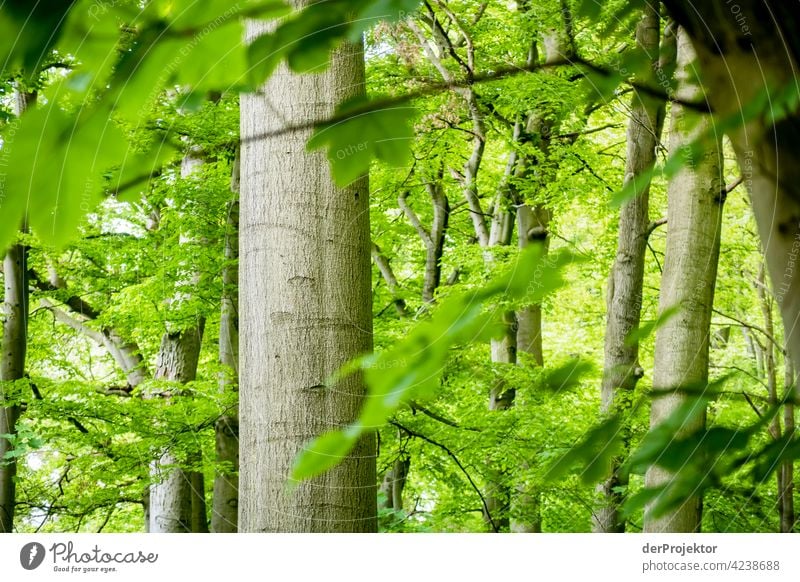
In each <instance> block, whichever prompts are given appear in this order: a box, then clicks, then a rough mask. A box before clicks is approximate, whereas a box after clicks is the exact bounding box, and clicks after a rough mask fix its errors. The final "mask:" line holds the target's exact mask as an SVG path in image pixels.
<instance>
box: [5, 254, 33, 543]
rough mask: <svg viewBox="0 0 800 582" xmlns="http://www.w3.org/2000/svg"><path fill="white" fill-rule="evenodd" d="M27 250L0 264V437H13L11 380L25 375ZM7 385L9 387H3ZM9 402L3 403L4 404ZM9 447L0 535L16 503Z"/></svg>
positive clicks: (15, 414) (15, 409)
mask: <svg viewBox="0 0 800 582" xmlns="http://www.w3.org/2000/svg"><path fill="white" fill-rule="evenodd" d="M27 256H28V249H27V247H25V246H23V245H20V244H15V245H13V246H12V247H11V248H9V249H8V252H7V253H6V256H5V259H4V261H3V279H4V282H5V295H4V296H3V315H4V321H3V344H2V350H3V351H2V356H0V381H2V382H3V384H0V404H2V405H3V406H2V408H0V434H11V435H13V434H16V432H17V421H18V420H19V415H20V407H19V393H18V392H19V388H18V387H17V388H15V387H14V386H13V382H14V381H15V380H20V379H22V378H23V377H24V376H25V353H26V350H27V329H28V277H27V270H28V269H27ZM6 382H8V383H9V384H6ZM7 400H10V401H11V402H9V403H7V402H6V401H7ZM12 448H13V446H12V444H11V441H10V440H9V439H7V438H5V437H0V533H11V532H12V531H13V530H14V507H15V504H16V474H17V461H16V458H10V459H4V458H3V457H4V456H5V454H6V453H7V452H8V451H10V450H11V449H12Z"/></svg>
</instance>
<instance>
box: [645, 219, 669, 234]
mask: <svg viewBox="0 0 800 582" xmlns="http://www.w3.org/2000/svg"><path fill="white" fill-rule="evenodd" d="M665 224H667V219H666V218H659V219H658V220H654V221H652V222H651V223H650V224H648V225H647V230H646V231H645V234H644V236H645V238H650V235H651V234H653V232H654V231H655V230H656V229H657V228H658V227H659V226H664V225H665Z"/></svg>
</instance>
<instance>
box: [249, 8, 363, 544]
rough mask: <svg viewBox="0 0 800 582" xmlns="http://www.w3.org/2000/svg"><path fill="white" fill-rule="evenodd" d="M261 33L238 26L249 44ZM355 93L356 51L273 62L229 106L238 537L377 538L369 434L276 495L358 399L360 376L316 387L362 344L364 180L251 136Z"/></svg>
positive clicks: (285, 143) (359, 70) (297, 135)
mask: <svg viewBox="0 0 800 582" xmlns="http://www.w3.org/2000/svg"><path fill="white" fill-rule="evenodd" d="M308 3H309V2H307V1H303V2H296V3H295V6H304V5H306V4H308ZM269 29H270V25H269V24H267V23H263V22H256V23H250V24H249V28H248V33H247V36H248V38H249V39H250V40H252V39H254V38H256V37H257V36H258V35H259V34H263V33H265V32H267V31H268V30H269ZM363 93H364V56H363V49H362V47H361V45H360V43H359V44H345V45H344V46H342V47H341V48H339V49H337V50H336V51H334V52H333V53H332V54H331V58H330V63H329V65H328V68H327V69H326V70H324V71H321V72H318V73H316V74H313V75H311V74H306V75H297V74H293V73H291V72H290V71H289V70H288V68H287V67H286V66H285V65H281V66H280V67H279V68H278V70H277V71H276V72H275V73H274V74H273V75H272V77H271V78H270V79H269V81H267V83H266V85H265V86H264V87H263V88H262V91H261V92H260V93H258V94H245V95H242V98H241V130H242V131H241V133H242V140H243V144H244V145H243V147H242V197H241V264H240V278H239V282H240V289H241V295H240V302H241V308H242V317H241V324H240V325H241V332H242V333H241V335H240V341H241V365H242V368H241V374H240V389H241V392H240V395H241V400H240V403H241V404H240V415H241V471H240V476H239V484H240V489H239V493H240V505H239V529H240V531H242V532H373V531H376V530H377V475H376V467H375V454H376V445H375V436H374V434H370V435H368V436H365V437H364V438H362V439H361V440H360V441H359V442H358V443H357V445H356V446H355V448H354V449H353V450H352V452H351V453H350V454H349V455H348V456H346V457H345V458H343V459H342V461H341V462H340V463H339V464H338V465H337V466H336V467H334V468H333V469H331V470H330V471H328V472H326V473H325V474H323V475H321V476H319V477H317V478H314V479H311V480H309V481H305V482H303V483H299V484H297V487H296V488H294V490H293V491H292V492H291V493H287V479H288V477H289V475H290V472H291V468H292V466H293V463H294V459H295V457H296V456H297V454H298V453H299V452H300V451H301V449H302V448H303V446H304V445H305V444H307V443H308V442H309V441H310V440H312V439H313V438H315V437H318V436H319V435H320V434H322V433H324V432H326V431H329V430H334V429H339V428H341V427H342V426H344V425H346V424H348V423H350V422H352V421H353V420H354V419H355V418H356V417H357V416H358V413H359V411H360V409H361V405H362V402H363V398H364V390H365V387H364V382H363V378H362V377H361V376H360V375H352V376H349V377H347V378H345V379H343V380H340V381H339V382H337V384H336V385H335V386H326V385H325V384H326V382H327V381H328V379H329V378H330V377H331V375H332V374H333V372H335V371H336V370H338V369H339V368H340V367H341V366H342V365H343V364H345V363H346V362H348V361H349V360H351V359H352V358H354V357H356V356H360V355H363V354H365V353H368V352H369V351H371V349H372V305H371V292H370V283H371V281H370V279H371V276H370V272H371V269H370V238H369V206H368V196H369V187H368V181H367V178H366V177H364V178H361V179H359V180H357V181H356V182H355V183H353V184H352V185H350V186H348V187H345V188H338V187H336V186H335V185H334V183H333V181H332V179H331V176H330V169H329V165H328V162H327V160H326V159H325V156H324V154H323V153H321V152H309V151H307V150H306V146H305V143H306V140H307V138H308V136H309V131H308V130H297V131H292V132H289V133H286V134H283V135H280V136H275V137H270V138H267V139H262V140H258V141H253V140H252V139H251V138H252V136H255V135H258V134H262V133H265V132H270V131H273V130H279V129H281V128H283V127H286V126H288V125H292V124H301V123H305V122H306V121H307V120H308V119H316V118H323V117H325V116H329V115H331V114H332V113H333V110H334V107H335V105H336V104H337V103H340V102H342V101H343V100H345V99H348V98H352V97H354V96H356V95H362V94H363Z"/></svg>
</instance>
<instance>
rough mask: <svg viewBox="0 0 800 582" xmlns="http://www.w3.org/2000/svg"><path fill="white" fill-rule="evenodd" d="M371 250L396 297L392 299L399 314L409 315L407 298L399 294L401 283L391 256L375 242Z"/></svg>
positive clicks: (379, 269)
mask: <svg viewBox="0 0 800 582" xmlns="http://www.w3.org/2000/svg"><path fill="white" fill-rule="evenodd" d="M371 251H372V260H373V262H374V263H375V266H376V267H378V271H380V273H381V276H382V277H383V280H384V281H385V282H386V286H387V287H388V288H389V293H391V294H392V297H394V299H392V304H393V305H394V308H395V311H396V312H397V315H399V316H400V317H408V316H409V315H411V313H410V312H409V310H408V306H407V305H406V300H405V299H403V298H402V297H400V296H399V293H400V283H399V282H398V281H397V276H396V275H395V274H394V269H392V263H391V261H390V260H389V257H387V256H386V255H384V254H383V252H382V251H381V248H380V247H379V246H378V245H376V244H375V243H372V246H371Z"/></svg>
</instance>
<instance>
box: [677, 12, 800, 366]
mask: <svg viewBox="0 0 800 582" xmlns="http://www.w3.org/2000/svg"><path fill="white" fill-rule="evenodd" d="M664 4H665V5H666V6H667V8H668V9H669V11H670V12H671V14H672V15H673V17H674V18H675V19H676V20H677V21H678V22H679V23H680V24H681V25H682V26H684V27H685V28H686V29H687V31H688V32H689V34H690V36H692V38H693V39H694V40H695V47H696V49H697V51H698V54H699V61H700V73H701V75H702V79H703V82H704V84H705V85H706V87H707V88H708V90H709V95H710V101H711V105H712V108H713V110H714V112H715V113H716V114H717V115H719V116H720V117H721V118H728V117H736V118H737V119H742V117H744V116H742V108H743V107H745V106H746V105H748V104H750V103H752V102H753V100H754V98H756V97H759V96H760V95H762V94H763V93H764V92H765V91H766V90H767V89H769V90H770V91H773V92H774V91H777V90H779V89H782V88H784V87H787V86H788V87H793V86H794V84H795V80H796V78H797V64H798V61H799V60H800V21H799V20H798V18H797V11H796V9H795V8H796V7H795V6H794V5H793V4H791V3H786V2H779V1H775V0H737V2H736V3H735V4H728V3H717V2H704V3H698V2H691V1H688V0H664ZM788 94H791V92H790V93H788ZM765 103H766V101H765ZM770 103H772V101H771V102H770ZM777 109H778V110H782V109H783V105H781V107H779V108H777ZM787 109H788V115H786V117H784V118H782V119H778V120H777V121H776V122H773V121H771V120H770V116H769V115H768V112H767V111H763V112H757V113H758V115H756V116H747V118H746V119H744V122H745V125H743V126H741V127H739V128H737V129H735V130H732V131H730V132H728V135H729V137H730V138H731V142H732V143H733V147H734V149H735V151H736V155H737V158H738V160H739V166H740V167H741V170H742V175H743V177H744V183H745V186H746V187H747V189H748V191H749V192H750V196H751V200H752V205H753V213H754V215H755V219H756V223H757V225H758V230H759V235H760V237H761V241H762V244H763V246H764V252H765V256H766V259H767V267H768V270H769V274H770V278H771V279H772V286H773V288H774V289H775V294H776V296H777V299H778V303H779V305H780V310H781V316H782V318H783V324H784V328H785V330H786V332H785V333H786V340H787V349H788V351H789V353H790V355H791V357H792V358H793V359H794V361H795V362H797V361H800V276H798V269H797V266H796V261H797V255H798V243H797V241H798V240H800V141H798V140H797V135H798V128H799V127H800V112H798V110H797V107H796V106H794V105H792V106H788V107H787Z"/></svg>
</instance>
